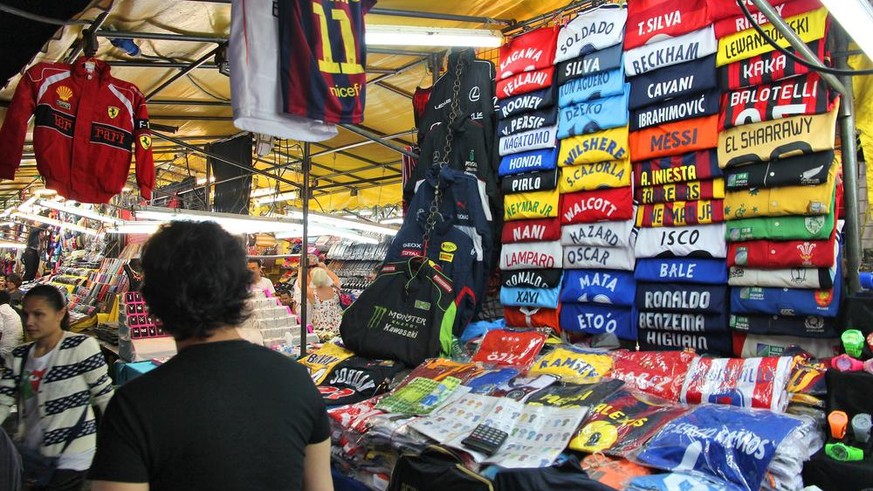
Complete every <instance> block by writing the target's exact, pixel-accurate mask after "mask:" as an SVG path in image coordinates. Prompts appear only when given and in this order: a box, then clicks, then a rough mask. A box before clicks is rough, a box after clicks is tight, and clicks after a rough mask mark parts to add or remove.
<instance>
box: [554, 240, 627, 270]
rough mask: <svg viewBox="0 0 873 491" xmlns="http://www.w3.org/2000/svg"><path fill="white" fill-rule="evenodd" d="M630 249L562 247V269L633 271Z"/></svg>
mask: <svg viewBox="0 0 873 491" xmlns="http://www.w3.org/2000/svg"><path fill="white" fill-rule="evenodd" d="M635 261H636V258H634V250H633V249H632V248H630V247H598V246H564V269H616V270H622V271H633V270H634V262H635Z"/></svg>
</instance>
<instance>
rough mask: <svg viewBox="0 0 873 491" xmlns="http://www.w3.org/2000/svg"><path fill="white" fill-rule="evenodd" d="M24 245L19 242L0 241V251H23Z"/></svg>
mask: <svg viewBox="0 0 873 491" xmlns="http://www.w3.org/2000/svg"><path fill="white" fill-rule="evenodd" d="M26 247H27V245H26V244H22V243H21V242H11V241H7V240H0V249H24V248H26Z"/></svg>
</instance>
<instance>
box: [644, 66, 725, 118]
mask: <svg viewBox="0 0 873 491" xmlns="http://www.w3.org/2000/svg"><path fill="white" fill-rule="evenodd" d="M715 73H716V72H715V55H714V54H712V55H709V56H704V57H703V58H700V59H698V60H694V61H689V62H688V63H682V64H681V65H673V66H669V67H664V68H659V69H658V70H654V71H651V72H648V73H644V74H642V75H637V76H636V77H633V78H631V79H630V80H629V81H630V84H631V89H630V99H629V100H628V108H629V109H631V110H633V109H639V108H641V107H644V106H648V105H650V104H654V103H656V102H660V101H665V100H667V99H671V98H673V97H681V96H688V95H691V94H696V93H698V92H703V91H705V90H710V89H714V88H716V87H717V86H718V85H717V83H716V77H715Z"/></svg>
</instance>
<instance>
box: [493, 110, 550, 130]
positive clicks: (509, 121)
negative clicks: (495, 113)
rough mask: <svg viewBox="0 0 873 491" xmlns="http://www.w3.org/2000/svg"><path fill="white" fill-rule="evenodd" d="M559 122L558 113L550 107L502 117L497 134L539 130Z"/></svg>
mask: <svg viewBox="0 0 873 491" xmlns="http://www.w3.org/2000/svg"><path fill="white" fill-rule="evenodd" d="M557 122H558V114H557V113H556V112H555V111H554V110H552V109H551V108H549V109H542V110H539V111H534V112H528V113H522V114H519V115H517V116H512V117H509V118H506V119H502V120H500V121H499V122H498V123H497V134H498V135H500V136H509V135H514V134H516V133H521V132H522V131H530V130H538V129H540V128H542V127H544V126H554V125H555V124H556V123H557Z"/></svg>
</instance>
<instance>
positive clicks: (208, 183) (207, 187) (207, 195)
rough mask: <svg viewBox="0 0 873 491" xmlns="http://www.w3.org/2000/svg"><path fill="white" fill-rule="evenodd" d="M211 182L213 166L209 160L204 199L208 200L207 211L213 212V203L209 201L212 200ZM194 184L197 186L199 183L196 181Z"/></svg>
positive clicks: (207, 162)
mask: <svg viewBox="0 0 873 491" xmlns="http://www.w3.org/2000/svg"><path fill="white" fill-rule="evenodd" d="M210 181H212V164H210V163H209V161H208V160H207V161H206V185H205V186H203V197H204V199H205V200H206V210H207V211H213V210H212V201H211V200H210V199H209V198H210V196H209V195H210V191H211V190H212V183H211V182H210ZM194 184H197V182H196V181H195V182H194Z"/></svg>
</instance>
